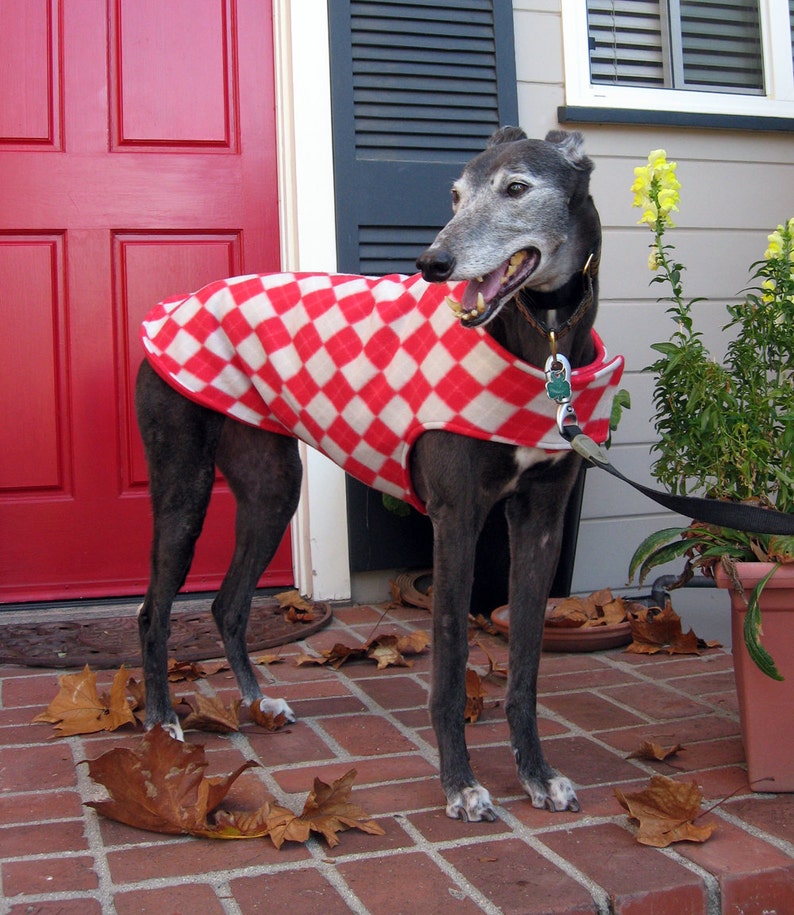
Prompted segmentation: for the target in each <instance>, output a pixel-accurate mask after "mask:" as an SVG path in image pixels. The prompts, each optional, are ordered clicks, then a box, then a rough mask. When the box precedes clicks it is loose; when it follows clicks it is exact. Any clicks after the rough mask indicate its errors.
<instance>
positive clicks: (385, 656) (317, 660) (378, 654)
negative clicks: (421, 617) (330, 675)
mask: <svg viewBox="0 0 794 915" xmlns="http://www.w3.org/2000/svg"><path fill="white" fill-rule="evenodd" d="M429 642H430V636H429V635H428V634H427V633H426V632H425V631H424V630H422V629H417V630H416V631H415V632H412V633H410V634H409V635H401V636H398V635H379V636H376V637H375V638H372V639H370V640H369V641H368V642H365V643H364V644H363V645H359V646H358V647H357V648H353V647H351V646H350V645H345V644H343V643H342V642H337V643H336V644H335V645H334V647H333V648H329V649H326V650H325V651H323V652H321V653H320V654H319V655H309V654H302V655H299V656H298V658H297V659H296V661H295V664H296V665H297V666H298V667H302V666H303V665H306V664H318V665H323V664H327V665H328V666H329V667H333V668H334V669H335V670H339V668H340V667H341V666H342V665H343V664H345V663H346V662H347V661H361V660H366V659H369V660H372V661H375V662H376V663H377V665H378V669H379V670H382V669H383V668H385V667H390V666H396V667H411V666H412V665H413V661H407V660H406V659H405V657H404V655H405V654H421V652H423V651H424V650H425V649H426V648H427V645H428V644H429Z"/></svg>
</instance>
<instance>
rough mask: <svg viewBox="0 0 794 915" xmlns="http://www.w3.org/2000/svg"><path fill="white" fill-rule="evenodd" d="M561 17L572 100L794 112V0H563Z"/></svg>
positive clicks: (763, 114) (717, 111) (778, 114)
mask: <svg viewBox="0 0 794 915" xmlns="http://www.w3.org/2000/svg"><path fill="white" fill-rule="evenodd" d="M562 17H563V37H564V43H565V45H564V46H565V76H566V85H565V91H566V103H567V106H569V107H570V106H574V107H576V106H582V107H584V108H591V109H592V108H595V109H602V114H603V109H607V108H609V109H616V110H624V111H635V112H645V113H646V115H648V116H649V117H648V119H649V120H651V121H653V120H654V118H653V117H650V115H651V113H656V114H657V115H658V114H659V113H662V112H670V113H674V112H681V113H700V114H706V115H739V116H754V117H760V118H767V119H786V118H792V119H794V0H788V3H786V0H563V2H562ZM642 119H643V118H642V117H641V116H638V117H636V118H634V120H642ZM670 122H671V123H673V122H674V121H673V120H671V121H670ZM767 126H769V124H767ZM777 126H781V124H778V125H777Z"/></svg>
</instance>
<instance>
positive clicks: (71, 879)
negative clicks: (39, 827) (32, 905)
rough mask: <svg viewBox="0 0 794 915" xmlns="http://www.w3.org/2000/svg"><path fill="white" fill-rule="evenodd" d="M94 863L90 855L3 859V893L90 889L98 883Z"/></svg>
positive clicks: (14, 894)
mask: <svg viewBox="0 0 794 915" xmlns="http://www.w3.org/2000/svg"><path fill="white" fill-rule="evenodd" d="M93 867H94V859H93V858H89V857H85V858H72V857H69V858H45V859H42V858H37V859H36V860H35V861H6V862H5V863H4V864H3V866H2V872H3V893H4V894H5V896H7V897H8V896H19V895H20V894H21V893H24V894H25V895H27V896H32V895H38V894H42V893H72V892H76V891H80V890H93V889H96V887H97V886H98V885H99V880H98V879H97V875H96V874H95V873H94V871H93Z"/></svg>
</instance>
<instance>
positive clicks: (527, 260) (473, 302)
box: [446, 248, 540, 327]
mask: <svg viewBox="0 0 794 915" xmlns="http://www.w3.org/2000/svg"><path fill="white" fill-rule="evenodd" d="M539 263H540V251H538V250H537V248H528V249H527V250H525V251H517V252H516V253H515V254H514V255H513V256H512V257H510V258H509V259H508V260H506V261H505V262H504V263H503V264H500V266H499V267H497V268H496V270H492V271H491V272H490V273H486V274H485V276H479V277H477V279H476V280H469V282H468V283H467V284H466V288H465V289H464V290H463V295H462V296H461V300H460V302H456V301H455V300H454V299H452V298H450V297H449V296H447V298H446V302H447V305H449V307H450V308H451V309H452V311H453V312H454V313H455V315H456V316H457V317H458V318H460V320H461V321H462V322H463V323H464V324H465V325H466V326H467V327H477V326H478V325H480V324H485V322H486V321H489V320H490V319H491V318H492V317H493V316H494V315H495V314H496V312H497V311H498V310H499V308H500V306H501V305H502V304H503V303H504V302H505V301H506V299H508V298H509V297H510V296H511V295H512V294H513V293H514V292H517V291H518V290H519V289H520V288H521V287H522V286H523V285H524V283H526V281H527V280H528V279H529V277H530V276H531V275H532V274H533V273H534V272H535V270H536V269H537V266H538V264H539Z"/></svg>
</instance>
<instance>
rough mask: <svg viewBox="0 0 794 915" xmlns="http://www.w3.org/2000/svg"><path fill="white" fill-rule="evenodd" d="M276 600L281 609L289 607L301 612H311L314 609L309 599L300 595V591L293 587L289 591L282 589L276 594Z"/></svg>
mask: <svg viewBox="0 0 794 915" xmlns="http://www.w3.org/2000/svg"><path fill="white" fill-rule="evenodd" d="M276 600H277V601H278V605H279V607H280V608H281V609H282V610H289V609H290V608H291V609H293V610H297V611H300V612H301V613H311V612H312V611H313V610H314V604H313V603H312V602H311V601H309V600H306V598H305V597H301V595H300V592H299V591H297V590H296V589H294V588H293V589H291V590H290V591H282V592H281V593H280V594H277V595H276Z"/></svg>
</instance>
